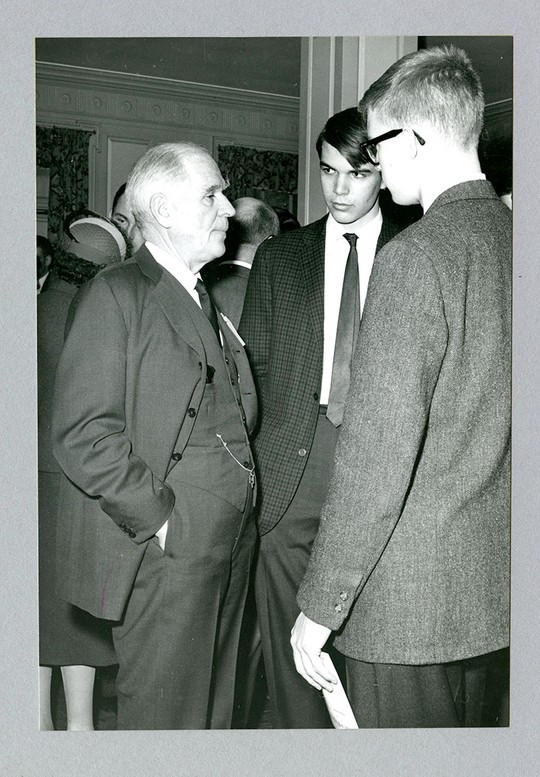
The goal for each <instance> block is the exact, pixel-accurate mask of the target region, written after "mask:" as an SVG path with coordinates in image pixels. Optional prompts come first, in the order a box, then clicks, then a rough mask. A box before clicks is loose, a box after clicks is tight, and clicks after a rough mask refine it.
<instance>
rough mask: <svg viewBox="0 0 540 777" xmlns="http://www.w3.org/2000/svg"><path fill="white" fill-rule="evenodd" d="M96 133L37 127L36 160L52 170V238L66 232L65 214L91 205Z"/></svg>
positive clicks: (50, 193)
mask: <svg viewBox="0 0 540 777" xmlns="http://www.w3.org/2000/svg"><path fill="white" fill-rule="evenodd" d="M92 135H93V132H89V131H87V130H78V129H66V128H64V127H36V162H37V165H38V167H46V168H48V169H49V170H50V188H49V215H48V231H49V239H50V240H52V241H55V240H56V239H57V238H58V236H60V235H61V234H62V224H63V222H64V219H65V217H66V216H67V215H68V214H69V213H72V212H73V211H74V210H78V209H79V208H87V207H88V143H89V141H90V137H91V136H92Z"/></svg>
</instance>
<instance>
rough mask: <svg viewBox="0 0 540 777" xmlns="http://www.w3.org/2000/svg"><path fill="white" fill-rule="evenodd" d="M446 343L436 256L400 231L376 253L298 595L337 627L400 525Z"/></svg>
mask: <svg viewBox="0 0 540 777" xmlns="http://www.w3.org/2000/svg"><path fill="white" fill-rule="evenodd" d="M446 347H447V326H446V322H445V314H444V307H443V299H442V294H441V290H440V287H439V282H438V278H437V273H436V272H435V270H434V267H433V266H432V263H431V261H430V257H429V256H427V255H426V254H425V253H423V252H422V251H417V252H415V253H411V250H410V245H409V244H408V242H407V241H401V240H400V239H399V238H398V239H396V240H394V241H392V242H391V243H390V244H389V245H388V246H386V247H384V248H383V249H382V250H381V252H380V254H379V256H378V258H377V259H376V261H375V264H374V267H373V272H372V276H371V280H370V291H369V294H368V298H367V301H366V307H365V311H364V315H363V318H362V326H361V330H360V335H359V340H358V346H357V351H356V354H355V361H354V366H353V374H352V377H351V388H350V392H349V397H348V400H347V404H346V407H345V415H344V420H343V425H342V428H341V434H340V438H339V441H338V446H337V450H336V463H335V468H334V473H333V476H332V480H331V484H330V490H329V495H328V499H327V502H326V505H325V508H324V510H323V513H322V517H321V524H320V529H319V534H318V536H317V538H316V541H315V543H314V546H313V551H312V555H311V560H310V563H309V567H308V570H307V573H306V576H305V578H304V581H303V583H302V585H301V587H300V590H299V594H298V603H299V605H300V607H301V609H302V610H303V612H304V613H305V614H306V615H307V616H308V617H309V618H311V619H312V620H314V621H316V622H317V623H321V624H323V625H325V626H327V627H329V628H331V629H333V630H336V629H339V627H340V626H341V625H342V624H343V622H344V621H345V619H346V618H347V616H348V614H349V611H350V609H351V607H352V605H353V603H354V602H355V600H356V598H357V597H358V595H359V593H360V591H361V590H362V588H363V586H364V584H365V582H366V580H367V579H368V578H369V576H370V573H371V572H372V570H373V568H374V567H375V565H376V564H377V562H378V560H379V558H380V556H381V554H382V553H383V552H384V549H385V547H386V545H387V543H388V541H389V538H390V537H391V535H392V532H393V531H394V528H395V526H396V523H397V522H398V520H399V517H400V513H401V510H402V507H403V504H404V501H405V499H406V495H407V491H408V489H409V486H410V483H411V478H412V476H413V473H414V468H415V462H416V460H417V457H418V455H419V451H420V449H421V446H422V441H423V438H424V434H425V431H426V425H427V420H428V415H429V409H430V403H431V399H432V395H433V391H434V387H435V384H436V382H437V377H438V373H439V369H440V366H441V362H442V360H443V357H444V353H445V349H446Z"/></svg>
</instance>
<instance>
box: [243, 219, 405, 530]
mask: <svg viewBox="0 0 540 777" xmlns="http://www.w3.org/2000/svg"><path fill="white" fill-rule="evenodd" d="M326 221H327V216H325V217H324V218H322V219H320V220H319V221H316V222H314V223H313V224H309V225H308V226H306V227H302V228H300V229H297V230H292V231H291V232H287V233H286V234H285V235H281V236H279V237H276V238H273V239H272V240H266V241H265V242H264V243H262V244H261V245H260V246H259V248H258V249H257V253H256V255H255V259H254V262H253V266H252V268H251V273H250V278H249V282H248V288H247V292H246V297H245V300H244V310H243V313H242V319H241V322H240V334H241V335H242V337H243V339H244V340H245V342H246V349H247V351H248V355H249V357H250V361H251V366H252V369H253V372H254V377H255V381H256V384H257V389H258V392H259V403H260V424H259V429H258V432H257V435H256V438H255V441H254V450H255V455H256V460H257V464H258V482H259V496H260V509H259V518H258V525H259V530H260V532H261V534H265V533H266V532H268V531H270V529H272V528H273V527H274V526H275V525H276V524H277V522H278V521H279V520H280V518H281V517H282V515H283V514H284V512H285V511H286V509H287V507H288V505H289V503H290V501H291V499H292V498H293V496H294V493H295V491H296V489H297V487H298V484H299V482H300V478H301V477H302V473H303V471H304V468H305V466H306V461H307V457H308V455H309V451H310V450H311V446H312V443H313V438H314V435H315V429H316V426H317V416H318V412H319V392H320V387H321V379H322V365H323V333H324V250H325V234H326ZM397 232H398V228H397V227H396V226H395V225H394V224H392V223H391V222H389V221H388V220H386V219H383V224H382V228H381V233H380V235H379V240H378V243H377V250H379V249H380V248H381V246H383V245H384V244H385V243H386V242H388V240H390V239H391V238H392V237H394V235H395V234H397Z"/></svg>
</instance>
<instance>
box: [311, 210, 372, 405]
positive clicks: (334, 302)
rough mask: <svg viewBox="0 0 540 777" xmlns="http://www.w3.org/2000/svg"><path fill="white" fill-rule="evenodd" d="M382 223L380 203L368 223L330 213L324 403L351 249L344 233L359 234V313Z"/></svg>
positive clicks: (325, 300) (326, 265)
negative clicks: (345, 221)
mask: <svg viewBox="0 0 540 777" xmlns="http://www.w3.org/2000/svg"><path fill="white" fill-rule="evenodd" d="M364 218H365V217H364ZM381 227H382V214H381V211H380V209H379V207H378V206H377V207H376V208H375V209H374V210H373V217H372V218H371V219H370V220H369V221H368V222H367V223H366V222H365V221H364V219H362V220H359V221H354V222H353V223H352V224H339V223H338V222H337V221H336V220H335V219H334V218H333V216H332V215H331V214H328V220H327V222H326V240H325V248H324V350H323V374H322V382H321V398H320V402H321V405H326V404H328V395H329V393H330V382H331V380H332V364H333V361H334V349H335V346H336V332H337V325H338V318H339V307H340V303H341V291H342V288H343V278H344V276H345V265H346V263H347V257H348V256H349V250H350V245H349V243H348V242H347V240H346V239H345V238H344V237H343V235H344V234H346V233H350V232H354V233H355V234H356V235H358V240H357V243H356V251H357V253H358V273H359V279H360V314H362V312H363V310H364V303H365V300H366V294H367V289H368V283H369V276H370V275H371V269H372V267H373V260H374V259H375V250H376V248H377V241H378V239H379V235H380V232H381Z"/></svg>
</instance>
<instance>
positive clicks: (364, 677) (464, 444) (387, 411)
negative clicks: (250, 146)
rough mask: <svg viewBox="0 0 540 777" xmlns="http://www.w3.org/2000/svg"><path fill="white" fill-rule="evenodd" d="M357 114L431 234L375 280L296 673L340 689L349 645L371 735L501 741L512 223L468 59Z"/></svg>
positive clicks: (349, 665)
mask: <svg viewBox="0 0 540 777" xmlns="http://www.w3.org/2000/svg"><path fill="white" fill-rule="evenodd" d="M360 109H361V110H362V112H363V113H364V114H365V115H366V117H367V128H368V136H369V140H368V142H367V143H365V144H364V147H365V148H366V150H367V152H368V153H369V156H370V159H371V161H372V163H373V164H377V165H379V166H380V169H381V171H382V176H383V180H384V182H385V183H386V185H387V187H388V188H389V190H390V192H391V193H392V197H393V199H394V201H395V202H397V203H400V204H405V205H408V204H411V203H419V204H420V205H421V206H422V208H423V211H424V216H423V217H422V218H421V219H420V221H418V222H417V223H416V224H413V225H412V226H410V227H409V228H408V229H406V230H405V231H403V232H401V233H400V235H399V236H398V237H397V238H396V239H395V240H393V241H392V243H391V244H390V245H388V246H387V247H385V249H384V250H383V251H381V252H380V254H379V256H378V257H377V261H376V262H375V266H374V269H373V273H372V277H371V280H370V289H369V294H368V299H367V302H366V308H365V312H364V317H363V320H362V329H361V332H360V336H359V340H358V349H357V352H356V359H355V362H354V366H353V374H352V378H351V389H350V392H349V399H348V403H347V406H346V408H345V414H344V423H343V429H342V432H341V435H340V440H339V444H338V446H337V450H336V460H335V467H334V473H333V476H332V480H331V483H330V488H329V495H328V499H327V501H326V504H325V506H324V508H323V511H322V519H321V525H320V530H319V533H318V536H317V539H316V540H315V543H314V546H313V552H312V554H311V560H310V563H309V566H308V570H307V573H306V575H305V577H304V580H303V582H302V585H301V587H300V591H299V595H298V603H299V605H300V607H301V609H302V613H301V614H300V616H299V617H298V619H297V622H296V624H295V627H294V629H293V634H292V638H291V642H292V645H293V649H294V656H295V662H296V666H297V668H298V671H299V672H300V674H301V675H302V676H303V677H304V678H305V679H306V680H307V682H308V683H309V684H310V686H314V687H315V688H317V689H319V688H325V689H327V690H331V689H332V687H333V683H334V682H335V681H336V677H335V675H334V674H333V672H331V671H330V670H329V669H328V668H327V667H326V666H325V664H324V663H323V661H322V660H321V650H322V648H323V646H324V644H325V642H326V640H327V639H328V637H329V636H330V635H331V634H332V633H333V632H338V636H336V639H335V641H334V645H335V647H336V648H337V649H338V650H339V651H340V652H341V653H343V654H344V655H345V660H346V669H347V688H348V694H349V697H350V700H351V704H352V707H353V710H354V712H355V714H356V718H357V722H358V725H359V726H360V727H365V728H373V727H379V728H395V727H436V726H440V727H452V726H474V725H476V726H482V725H497V723H496V722H495V720H496V717H497V714H499V715H500V712H501V711H500V709H499V710H498V711H497V710H496V708H495V707H493V708H492V709H491V710H487V709H486V700H487V699H488V697H489V696H490V694H491V692H492V691H493V688H490V683H489V678H490V675H492V674H493V675H495V674H498V676H499V681H500V678H501V677H504V672H502V673H501V671H500V670H501V667H504V666H505V662H506V661H507V658H508V652H507V647H508V641H509V534H510V532H509V521H510V409H511V408H510V379H511V358H510V356H511V353H510V349H511V275H512V255H511V251H512V230H511V213H510V211H509V209H508V208H506V207H505V206H504V205H503V204H502V203H501V202H500V200H499V199H498V197H497V195H496V193H495V191H494V190H493V187H492V186H491V184H490V183H488V182H487V181H486V180H485V176H484V175H483V174H482V172H481V170H480V164H479V161H478V154H477V146H478V138H479V134H480V131H481V127H482V115H483V96H482V88H481V84H480V81H479V78H478V76H477V74H476V73H475V71H474V70H473V68H472V66H471V63H470V61H469V60H468V58H467V56H466V55H465V53H464V52H463V51H460V50H458V49H455V48H453V47H450V48H437V49H431V50H429V49H428V50H424V51H419V52H416V53H414V54H410V55H408V56H406V57H404V58H402V59H400V60H399V61H398V62H396V63H395V64H394V65H392V67H390V68H389V69H388V70H387V71H386V73H384V74H383V75H382V76H381V78H379V80H378V81H376V82H375V83H374V84H373V85H372V86H371V87H370V88H369V89H368V91H367V92H366V94H365V95H364V98H363V99H362V101H361V103H360ZM503 685H504V683H502V684H501V688H502V686H503ZM499 690H501V689H499ZM486 712H491V713H493V717H492V718H491V719H487V718H486ZM503 719H504V718H503ZM500 720H501V718H499V721H500ZM499 724H500V722H499Z"/></svg>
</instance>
